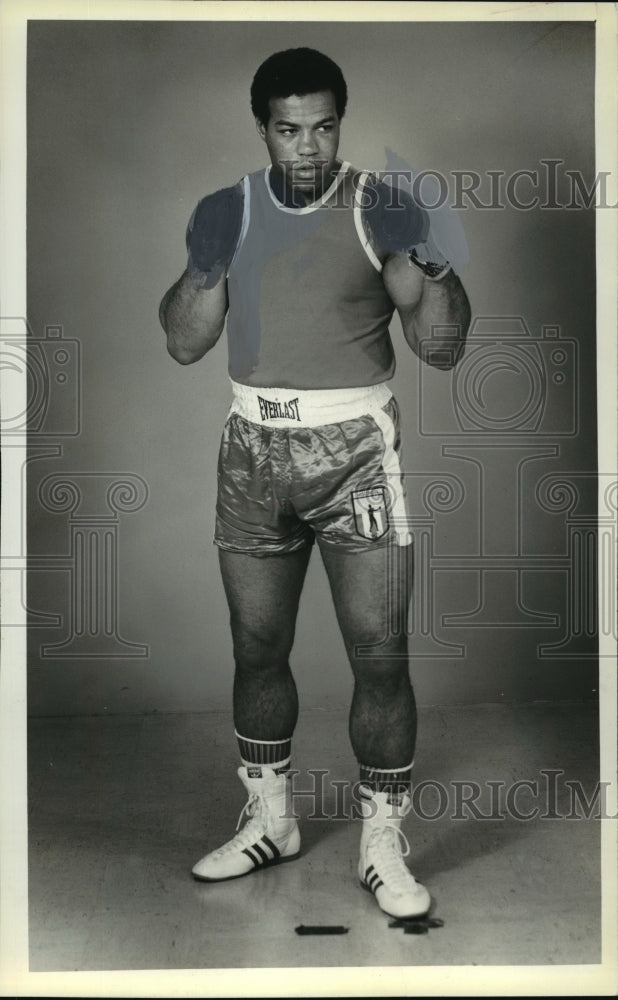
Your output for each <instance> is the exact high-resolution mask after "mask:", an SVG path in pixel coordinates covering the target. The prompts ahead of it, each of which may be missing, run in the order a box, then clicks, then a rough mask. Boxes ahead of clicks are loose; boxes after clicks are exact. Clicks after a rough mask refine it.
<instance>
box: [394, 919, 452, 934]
mask: <svg viewBox="0 0 618 1000" xmlns="http://www.w3.org/2000/svg"><path fill="white" fill-rule="evenodd" d="M388 926H389V927H397V928H399V927H403V932H404V934H426V933H427V931H428V930H429V929H430V927H444V921H443V920H441V919H440V917H428V916H427V915H425V916H424V917H398V918H397V919H395V920H390V921H389V924H388Z"/></svg>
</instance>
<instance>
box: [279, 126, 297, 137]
mask: <svg viewBox="0 0 618 1000" xmlns="http://www.w3.org/2000/svg"><path fill="white" fill-rule="evenodd" d="M293 133H294V129H293V128H280V129H279V135H292V134H293Z"/></svg>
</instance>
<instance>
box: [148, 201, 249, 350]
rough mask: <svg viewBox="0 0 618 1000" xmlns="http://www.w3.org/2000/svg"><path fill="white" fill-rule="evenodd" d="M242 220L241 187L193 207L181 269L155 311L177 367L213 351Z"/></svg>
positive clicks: (226, 299)
mask: <svg viewBox="0 0 618 1000" xmlns="http://www.w3.org/2000/svg"><path fill="white" fill-rule="evenodd" d="M242 218H243V194H242V187H241V186H240V185H238V184H237V185H236V186H235V187H232V188H223V189H222V190H221V191H216V192H215V193H214V194H211V195H208V196H207V197H206V198H202V200H201V201H200V202H199V203H198V205H197V207H196V209H195V211H194V212H193V215H192V216H191V219H190V222H189V226H188V228H187V236H186V242H187V251H188V254H189V257H188V261H187V270H186V271H185V272H184V274H183V275H182V277H180V278H179V280H178V281H177V282H176V283H175V284H174V285H172V287H171V288H170V289H169V290H168V291H167V292H166V293H165V295H164V296H163V300H162V302H161V305H160V306H159V319H160V321H161V326H162V327H163V329H164V330H165V332H166V334H167V349H168V351H169V353H170V354H171V355H172V357H173V358H175V360H176V361H178V362H179V363H180V364H182V365H188V364H192V363H193V362H194V361H199V359H200V358H201V357H203V356H204V354H206V352H207V351H209V350H210V349H211V347H214V345H215V344H216V342H217V341H218V339H219V337H220V336H221V333H222V331H223V327H224V325H225V316H226V313H227V308H228V298H227V271H228V268H229V266H230V263H231V262H232V259H233V257H234V254H235V252H236V247H237V245H238V240H239V238H240V231H241V229H242Z"/></svg>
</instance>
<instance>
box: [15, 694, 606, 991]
mask: <svg viewBox="0 0 618 1000" xmlns="http://www.w3.org/2000/svg"><path fill="white" fill-rule="evenodd" d="M293 765H294V767H295V768H298V770H299V772H300V773H299V775H298V776H297V777H296V779H295V788H296V789H297V790H303V791H310V790H311V789H312V787H315V788H317V790H318V794H316V795H315V796H310V795H303V796H301V795H297V796H296V798H295V806H296V808H297V811H298V812H299V813H300V815H301V817H302V818H301V832H302V837H303V842H302V847H301V851H302V854H301V857H300V858H299V859H298V860H297V861H294V862H291V863H289V864H285V865H280V866H277V867H274V868H270V869H267V870H263V871H259V872H256V873H255V874H253V875H250V876H247V877H246V878H242V879H237V880H234V881H231V882H225V883H218V884H205V883H198V882H195V881H194V880H193V879H192V878H191V875H190V871H191V867H192V865H193V863H194V862H195V861H196V860H197V859H198V858H199V857H201V855H203V854H204V853H206V851H207V850H210V849H213V848H214V847H217V846H219V845H220V844H221V843H222V842H223V841H225V840H227V839H229V837H230V836H231V835H232V833H233V832H234V828H235V825H236V821H237V818H238V815H239V813H240V811H241V809H242V807H243V805H244V802H245V794H244V790H243V788H242V786H241V784H240V781H239V780H238V779H237V778H236V767H237V761H236V748H235V743H234V739H233V733H232V731H231V722H230V717H229V715H228V714H227V713H199V714H198V713H195V714H187V715H157V714H155V715H149V716H115V717H87V718H81V717H80V718H37V719H31V720H30V726H29V776H30V781H29V928H30V930H29V933H30V969H31V971H32V972H37V971H65V972H66V971H74V970H83V971H89V970H132V969H212V968H264V967H266V968H268V967H273V966H277V967H299V966H300V967H316V966H343V967H346V966H416V965H418V966H445V965H470V966H472V965H503V964H504V965H558V964H568V965H571V964H585V963H593V964H594V963H598V962H600V960H601V926H600V917H601V896H600V887H601V878H600V823H599V821H598V819H595V818H594V815H595V810H593V813H592V816H591V817H590V818H588V819H586V818H584V816H583V814H582V810H581V808H580V807H579V805H578V795H577V794H576V793H575V792H574V790H573V786H569V785H568V784H567V782H569V781H571V782H579V783H580V785H576V786H575V787H576V788H577V789H582V790H583V791H585V792H586V794H587V796H588V798H590V796H591V795H592V794H593V792H594V788H595V786H596V783H597V780H598V719H597V714H596V706H593V705H591V704H589V703H586V704H561V705H546V704H542V705H539V704H536V705H517V706H504V705H501V706H470V707H463V708H432V709H425V710H423V711H421V713H420V719H419V743H418V753H417V760H416V764H415V779H414V780H415V785H416V786H417V793H416V796H415V807H414V810H413V814H411V815H410V816H409V817H408V818H407V820H406V826H405V831H406V834H407V836H408V840H409V842H410V846H411V854H410V858H409V859H408V860H409V863H410V867H411V868H412V871H413V872H414V874H415V875H416V876H417V877H418V878H419V880H421V881H422V882H424V884H425V885H427V887H428V888H429V890H430V892H431V894H432V899H433V906H432V912H433V913H434V915H435V916H437V917H440V918H441V919H442V920H443V921H444V926H443V927H442V928H436V929H432V930H430V931H429V933H427V934H424V935H409V934H404V933H403V930H401V929H393V928H389V921H388V918H387V917H386V916H385V915H384V914H383V913H382V912H381V911H380V910H379V909H378V907H377V904H376V902H375V900H374V899H373V897H372V896H371V895H370V894H369V893H367V892H363V891H362V890H361V888H360V886H359V884H358V881H357V878H356V866H357V862H358V853H357V852H358V840H359V836H360V821H359V820H354V819H345V818H343V814H345V813H346V812H349V811H350V805H351V803H352V802H353V798H352V792H351V785H352V783H354V782H355V781H356V778H357V774H356V765H355V763H354V760H353V758H352V754H351V751H350V749H349V745H348V738H347V723H346V718H345V713H343V712H334V711H320V710H312V711H307V712H305V713H304V714H302V715H301V720H300V722H299V726H298V729H297V735H296V740H295V749H294V757H293ZM307 769H314V770H316V771H318V770H319V771H323V772H324V771H327V772H328V773H327V774H325V775H323V776H322V777H320V776H319V775H317V774H314V775H311V774H309V773H308V770H307ZM334 782H337V783H339V784H333V783H334ZM423 782H425V784H424V785H422V786H421V783H423ZM518 782H520V783H521V784H517V783H518ZM524 782H528V783H530V784H523V783H524ZM462 783H469V784H467V785H466V784H462ZM490 783H493V784H490ZM320 784H321V792H320ZM477 788H478V789H479V792H478V794H477V797H476V799H475V801H474V803H473V806H466V805H465V804H464V801H463V800H464V799H466V798H472V797H473V796H474V795H475V793H476V789H477ZM535 810H536V812H535ZM314 811H315V812H317V813H318V817H317V818H310V815H311V813H312V812H314ZM479 813H481V814H482V816H484V817H486V818H482V817H481V816H479V815H478V814H479ZM335 816H339V817H340V818H335ZM527 816H531V817H532V818H525V817H527ZM567 816H570V817H571V818H569V819H567V818H566V817H567ZM432 817H433V818H432ZM300 924H337V925H343V926H345V927H347V928H348V929H349V930H348V933H347V934H345V935H341V936H319V937H314V936H306V937H305V936H299V935H297V934H296V933H295V927H297V926H298V925H300Z"/></svg>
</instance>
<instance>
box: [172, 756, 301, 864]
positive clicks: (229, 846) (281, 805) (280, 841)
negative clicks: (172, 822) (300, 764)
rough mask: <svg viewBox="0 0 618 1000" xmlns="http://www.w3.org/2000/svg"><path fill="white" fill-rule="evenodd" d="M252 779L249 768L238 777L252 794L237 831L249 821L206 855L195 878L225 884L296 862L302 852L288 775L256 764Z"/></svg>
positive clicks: (239, 769) (244, 768)
mask: <svg viewBox="0 0 618 1000" xmlns="http://www.w3.org/2000/svg"><path fill="white" fill-rule="evenodd" d="M250 771H251V772H259V776H250V774H249V772H248V770H247V768H246V767H239V768H238V776H239V778H240V780H241V781H242V783H243V785H244V786H245V788H246V789H247V792H248V793H249V799H248V801H247V803H246V805H245V806H244V808H243V810H242V812H241V814H240V817H239V819H238V824H237V826H236V829H237V830H238V828H239V827H240V824H241V823H242V821H243V818H244V817H247V822H246V823H245V825H244V826H243V827H242V829H240V830H238V833H237V834H236V835H235V836H234V837H232V839H231V840H229V841H228V842H227V843H226V844H224V845H223V847H219V848H218V849H217V850H216V851H211V852H210V854H206V855H205V856H204V857H203V858H202V859H201V860H200V861H198V862H197V864H196V865H194V867H193V870H192V874H193V877H194V878H196V879H198V880H199V881H201V882H222V881H224V880H226V879H231V878H240V876H241V875H248V874H249V873H250V872H253V871H256V870H257V869H258V868H266V867H267V866H268V865H276V864H280V863H281V862H282V861H293V860H294V858H297V857H298V855H299V853H300V832H299V829H298V824H297V822H296V820H295V819H294V818H293V817H292V816H291V810H290V798H289V782H288V779H287V777H286V775H285V774H276V773H275V772H274V771H273V770H272V768H270V767H265V766H264V765H256V767H255V768H253V767H252V768H251V769H250Z"/></svg>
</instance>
